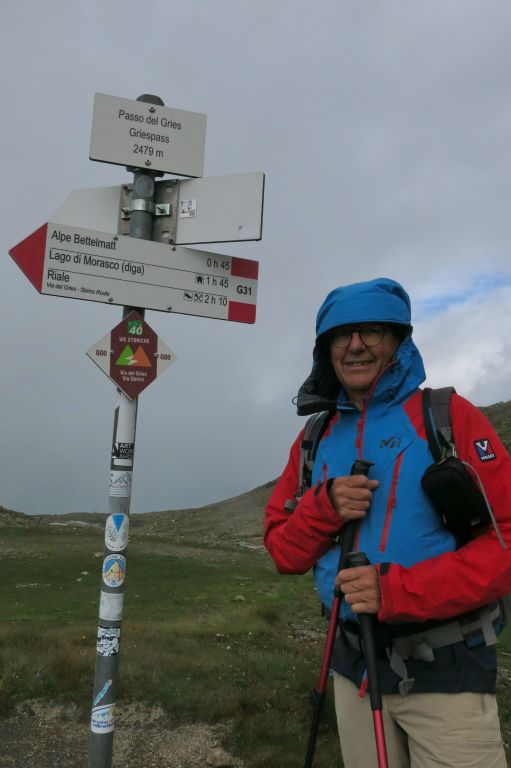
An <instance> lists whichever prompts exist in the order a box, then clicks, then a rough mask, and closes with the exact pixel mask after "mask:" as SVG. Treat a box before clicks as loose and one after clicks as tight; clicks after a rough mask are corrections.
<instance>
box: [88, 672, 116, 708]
mask: <svg viewBox="0 0 511 768" xmlns="http://www.w3.org/2000/svg"><path fill="white" fill-rule="evenodd" d="M112 683H113V680H112V679H110V680H107V681H106V683H105V684H104V686H103V687H102V688H101V690H100V691H98V692H97V694H96V696H95V698H94V701H93V702H92V706H93V707H95V706H97V705H98V704H99V702H100V701H103V699H104V698H105V696H106V695H107V693H108V689H109V688H110V686H111V685H112Z"/></svg>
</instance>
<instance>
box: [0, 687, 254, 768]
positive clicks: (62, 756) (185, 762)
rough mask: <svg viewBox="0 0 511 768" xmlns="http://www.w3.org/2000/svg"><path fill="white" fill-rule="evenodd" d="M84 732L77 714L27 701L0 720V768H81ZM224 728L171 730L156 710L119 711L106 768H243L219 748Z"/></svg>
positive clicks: (169, 722) (223, 741) (224, 737)
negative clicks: (110, 766) (109, 758)
mask: <svg viewBox="0 0 511 768" xmlns="http://www.w3.org/2000/svg"><path fill="white" fill-rule="evenodd" d="M88 739H89V728H88V725H87V724H86V723H84V722H83V718H80V717H79V714H78V712H77V711H76V710H75V709H73V708H72V707H70V708H67V709H66V708H65V707H63V706H62V705H58V706H51V705H49V704H48V703H45V702H38V701H31V702H26V703H24V704H23V705H22V706H20V707H19V708H18V709H17V710H16V711H15V712H14V713H13V714H12V715H11V716H10V717H9V718H7V719H0V766H1V768H86V766H87V753H88ZM228 740H229V726H228V725H227V724H225V725H214V726H213V725H208V724H206V723H193V724H186V725H177V724H176V723H173V722H172V719H171V718H170V717H168V715H166V714H165V713H164V712H163V710H161V709H159V708H158V707H154V708H148V707H146V706H143V705H136V704H135V705H133V704H132V705H129V706H126V707H124V708H123V709H122V710H119V711H118V713H117V716H116V727H115V734H114V755H113V762H112V768H121V767H122V768H142V767H143V768H245V764H244V763H243V762H242V761H241V760H239V759H237V758H235V757H233V755H231V754H230V753H229V752H228V751H227V749H226V748H225V744H226V743H227V742H228Z"/></svg>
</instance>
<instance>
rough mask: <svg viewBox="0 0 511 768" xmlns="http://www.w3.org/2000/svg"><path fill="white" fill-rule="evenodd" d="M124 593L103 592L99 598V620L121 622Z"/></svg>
mask: <svg viewBox="0 0 511 768" xmlns="http://www.w3.org/2000/svg"><path fill="white" fill-rule="evenodd" d="M123 602H124V592H103V591H101V596H100V598H99V618H100V619H103V621H121V619H122V605H123Z"/></svg>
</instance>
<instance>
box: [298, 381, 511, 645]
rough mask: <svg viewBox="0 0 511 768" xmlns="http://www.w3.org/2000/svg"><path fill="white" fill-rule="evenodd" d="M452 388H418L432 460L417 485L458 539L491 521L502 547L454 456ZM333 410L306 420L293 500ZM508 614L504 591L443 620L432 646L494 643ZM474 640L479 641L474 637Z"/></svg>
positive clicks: (480, 497)
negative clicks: (461, 641)
mask: <svg viewBox="0 0 511 768" xmlns="http://www.w3.org/2000/svg"><path fill="white" fill-rule="evenodd" d="M455 391H456V390H455V389H454V387H441V388H438V389H431V388H429V387H426V388H425V389H424V390H423V392H422V413H423V417H424V426H425V429H426V437H427V440H428V446H429V449H430V451H431V453H432V455H433V458H434V463H433V464H431V465H430V466H429V467H428V468H427V469H426V472H425V473H424V476H423V478H422V480H421V483H422V487H423V489H424V491H425V492H426V494H427V495H428V496H429V498H430V499H431V501H432V503H433V505H434V506H435V509H436V510H437V511H438V512H439V514H440V515H441V516H442V518H443V520H444V523H445V525H446V527H447V528H449V530H450V531H451V532H452V533H453V534H454V536H455V538H456V539H457V541H458V542H459V543H460V544H461V543H465V542H466V541H468V540H469V539H470V538H471V537H473V536H474V535H477V533H478V532H479V530H480V529H481V528H482V527H484V526H485V525H487V524H488V523H489V522H491V523H492V525H493V527H494V528H495V531H496V533H497V536H498V537H499V541H500V543H501V544H502V546H503V548H504V549H506V545H505V543H504V541H503V539H502V536H501V533H500V530H499V527H498V524H497V521H496V520H495V517H494V514H493V511H492V509H491V506H490V504H489V501H488V498H487V496H486V492H485V490H484V487H483V485H482V482H481V480H480V479H479V476H478V474H477V472H476V470H475V469H474V468H473V467H472V466H471V465H470V464H468V463H467V462H464V461H462V460H461V459H458V458H457V456H456V446H455V443H454V436H453V430H452V425H451V418H450V402H451V397H452V395H453V393H454V392H455ZM334 414H335V411H321V412H320V413H315V414H313V415H312V416H311V417H310V418H309V419H307V422H306V424H305V428H304V432H303V436H302V441H301V444H300V464H299V479H298V490H297V495H296V499H297V500H299V499H300V498H301V496H303V494H304V493H305V492H306V491H307V490H308V489H309V488H310V487H311V485H312V470H313V467H314V461H315V458H316V453H317V451H318V446H319V443H320V441H321V438H322V437H323V434H324V432H325V431H326V429H327V427H328V425H329V423H330V421H331V419H332V418H333V416H334ZM296 503H297V502H293V504H291V503H290V502H286V507H287V508H288V509H289V510H290V511H291V510H292V509H294V507H296ZM509 615H511V595H505V596H504V597H503V598H501V599H500V600H499V601H498V603H497V604H495V603H494V604H492V605H491V606H487V607H486V608H481V609H479V610H476V611H471V612H470V613H469V614H465V615H464V616H463V617H460V620H459V621H456V620H454V621H450V622H448V623H447V624H446V625H445V626H446V627H447V631H440V632H437V634H438V638H435V639H434V644H433V645H432V647H439V646H441V645H447V644H450V642H457V641H458V640H459V639H460V638H461V637H463V639H465V641H466V642H467V643H468V644H470V638H471V637H473V636H474V635H477V636H480V634H481V632H482V634H483V637H484V643H485V644H486V645H494V644H495V643H496V635H497V634H499V633H500V632H501V631H502V629H503V628H504V626H505V624H506V622H507V618H508V616H509ZM453 625H456V626H455V629H454V630H452V629H450V628H451V627H452V626H453ZM449 629H450V631H449ZM428 639H429V640H431V639H430V638H428ZM476 644H479V641H478V640H477V641H476Z"/></svg>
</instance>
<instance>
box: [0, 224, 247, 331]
mask: <svg viewBox="0 0 511 768" xmlns="http://www.w3.org/2000/svg"><path fill="white" fill-rule="evenodd" d="M9 253H10V255H11V256H12V258H13V259H14V261H15V262H16V264H17V265H18V266H19V267H20V269H21V270H22V271H23V272H24V273H25V275H26V276H27V277H28V279H29V280H30V281H31V282H32V284H33V285H34V286H35V287H36V288H37V290H38V291H39V293H44V294H49V295H52V296H65V297H67V298H73V299H85V300H86V301H99V302H103V303H107V304H121V305H124V306H129V307H145V308H146V309H157V310H161V311H163V312H178V313H180V314H184V315H199V316H202V317H212V318H217V319H219V320H233V321H235V322H240V323H254V322H255V316H256V298H257V276H258V269H259V263H258V262H257V261H252V260H249V259H240V258H237V257H236V256H223V255H220V254H218V253H210V252H209V251H197V250H194V249H192V248H181V247H179V246H178V247H175V249H174V248H171V247H170V246H168V245H162V244H160V243H153V242H151V241H149V240H138V239H136V238H132V237H122V236H121V237H118V236H117V235H112V234H111V233H107V232H98V231H95V230H85V229H80V228H77V227H69V226H65V225H64V224H58V223H53V222H49V223H48V224H44V225H43V226H42V227H40V228H39V229H38V230H36V231H35V232H33V233H32V234H31V235H29V237H27V238H26V239H25V240H23V241H22V242H21V243H19V244H18V245H16V246H14V248H11V250H10V251H9Z"/></svg>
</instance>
